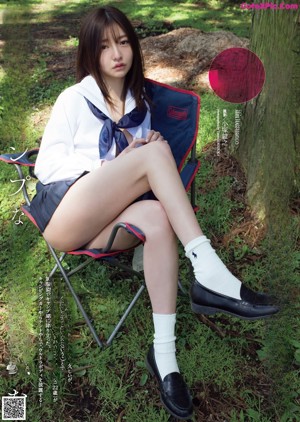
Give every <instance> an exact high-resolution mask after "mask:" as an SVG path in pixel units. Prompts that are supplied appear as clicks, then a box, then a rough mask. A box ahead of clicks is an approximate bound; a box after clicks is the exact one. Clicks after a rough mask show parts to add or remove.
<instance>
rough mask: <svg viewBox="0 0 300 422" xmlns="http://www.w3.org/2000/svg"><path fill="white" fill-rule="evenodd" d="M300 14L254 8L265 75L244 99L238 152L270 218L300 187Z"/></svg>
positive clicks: (257, 204) (255, 204)
mask: <svg viewBox="0 0 300 422" xmlns="http://www.w3.org/2000/svg"><path fill="white" fill-rule="evenodd" d="M274 3H275V2H274ZM280 3H282V2H277V4H278V5H279V4H280ZM298 18H299V10H298V12H297V11H293V10H270V9H268V10H255V11H254V14H253V19H252V35H251V46H250V50H252V51H253V52H254V53H256V54H257V55H258V57H259V58H260V59H261V60H262V62H263V64H264V67H265V72H266V81H265V84H264V87H263V90H262V92H261V93H260V95H259V96H258V97H256V98H255V99H253V100H252V101H249V102H248V103H246V105H245V108H244V116H243V119H242V127H241V137H240V142H239V146H238V148H237V150H236V151H235V155H236V157H237V159H238V160H239V162H240V163H241V165H242V166H243V168H244V170H245V172H246V177H247V186H248V187H247V197H248V202H249V205H250V206H251V208H252V209H253V211H254V212H255V214H256V215H257V216H258V217H259V218H260V219H261V220H264V221H266V222H268V221H269V220H270V219H272V216H273V215H276V216H277V217H278V215H280V214H282V213H285V212H287V207H288V203H289V200H290V198H291V194H292V192H294V191H295V189H298V190H299V172H297V167H298V169H299V162H300V160H299V158H300V156H299V155H300V154H299V150H300V138H299V136H300V135H299V129H300V113H299V105H300V104H299V98H300V92H299V63H300V58H299V45H298V41H299V38H298V35H299V33H298V29H297V22H298ZM297 178H298V180H297Z"/></svg>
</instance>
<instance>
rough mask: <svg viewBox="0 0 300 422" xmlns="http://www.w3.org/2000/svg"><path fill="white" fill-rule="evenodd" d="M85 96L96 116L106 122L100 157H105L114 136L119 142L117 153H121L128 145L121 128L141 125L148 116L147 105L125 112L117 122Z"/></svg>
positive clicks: (102, 133)
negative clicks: (140, 108)
mask: <svg viewBox="0 0 300 422" xmlns="http://www.w3.org/2000/svg"><path fill="white" fill-rule="evenodd" d="M84 98H85V100H86V102H87V105H88V106H89V109H90V110H91V112H92V113H93V114H94V116H96V117H97V118H98V119H100V120H104V124H103V127H102V129H101V132H100V135H99V154H100V158H105V156H106V154H107V153H108V151H109V150H110V148H111V146H112V143H113V138H115V141H116V144H117V154H119V153H120V152H121V151H123V149H125V148H126V147H127V146H128V142H127V139H126V136H125V135H124V133H123V132H122V131H121V130H120V129H127V128H131V127H136V126H139V125H141V124H142V123H143V121H144V119H145V117H146V113H147V107H146V105H145V107H143V109H142V110H138V109H137V107H135V108H134V109H133V110H132V111H131V112H130V113H128V114H125V115H124V116H123V117H122V118H121V119H120V120H119V121H118V123H116V122H114V121H113V120H111V118H110V117H107V116H106V114H104V113H103V112H102V111H101V110H99V109H98V108H97V107H96V106H95V105H94V104H93V103H91V102H90V101H89V100H88V99H87V98H86V97H84Z"/></svg>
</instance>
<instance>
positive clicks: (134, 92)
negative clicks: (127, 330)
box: [31, 7, 278, 419]
mask: <svg viewBox="0 0 300 422" xmlns="http://www.w3.org/2000/svg"><path fill="white" fill-rule="evenodd" d="M77 79H78V83H77V84H76V85H74V86H72V87H70V88H68V89H66V90H65V91H64V92H63V93H62V94H61V95H60V96H59V97H58V99H57V101H56V103H55V105H54V108H53V111H52V115H51V118H50V120H49V122H48V125H47V127H46V130H45V133H44V136H43V140H42V143H41V148H40V152H39V155H38V158H37V162H36V175H37V177H38V178H39V180H40V182H41V183H39V184H38V193H37V195H36V196H35V198H34V200H33V202H32V206H31V212H32V214H33V216H34V217H35V219H36V221H37V223H38V225H39V227H40V229H41V231H42V232H43V235H44V237H45V239H46V240H47V241H48V242H49V243H50V244H51V245H52V246H53V247H55V248H56V249H59V250H61V251H69V250H73V249H77V248H79V247H82V246H83V245H85V247H86V248H102V247H104V246H105V244H106V242H107V239H108V236H109V234H110V232H111V229H112V227H113V226H114V225H115V224H116V223H118V222H121V221H125V222H128V223H131V224H134V225H135V226H137V227H139V228H140V229H141V230H142V231H143V232H144V234H145V236H146V241H145V244H144V274H145V280H146V284H147V288H148V292H149V296H150V300H151V304H152V309H153V320H154V330H155V334H154V344H153V345H152V346H151V348H150V350H149V352H148V355H147V366H148V368H149V370H150V372H151V373H152V374H154V375H155V377H156V379H157V380H158V383H159V388H160V392H161V398H162V401H163V403H164V405H165V406H166V408H167V409H168V411H169V412H170V413H171V414H173V415H175V416H176V417H177V418H181V419H185V418H188V417H190V416H191V414H192V410H193V407H192V401H191V396H190V394H189V391H188V388H187V386H186V384H185V383H184V381H183V378H182V376H181V374H180V372H179V369H178V366H177V362H176V356H175V334H174V333H175V317H176V295H177V280H178V251H177V238H178V239H179V240H180V242H181V243H182V244H183V246H184V248H185V252H186V256H187V257H188V258H189V259H190V260H191V262H192V265H193V268H194V274H195V280H194V281H193V284H192V288H191V301H192V307H193V309H194V310H195V312H199V313H213V312H215V311H216V310H218V311H224V312H227V313H231V314H233V315H235V316H240V317H243V318H249V319H251V318H261V317H266V316H269V315H272V314H274V313H275V312H277V310H278V309H277V308H276V307H275V306H273V305H272V304H270V303H269V298H268V297H267V296H266V295H264V294H259V293H255V292H253V291H251V290H249V289H248V288H247V287H245V286H244V285H243V284H242V283H241V282H240V281H239V280H238V279H237V278H235V277H234V276H233V275H232V274H231V273H230V272H229V271H228V269H227V268H226V267H225V265H224V264H223V263H222V261H221V260H220V259H219V258H218V256H217V254H216V253H215V251H214V249H213V248H212V247H211V245H210V241H209V239H207V238H206V236H205V235H204V234H203V233H202V231H201V228H200V227H199V224H198V222H197V220H196V218H195V215H194V212H193V209H192V207H191V205H190V203H189V200H188V198H187V196H186V192H185V190H184V188H183V185H182V183H181V180H180V177H179V175H178V172H177V168H176V164H175V162H174V159H173V156H172V153H171V150H170V148H169V145H168V142H167V141H166V140H165V139H164V138H163V137H162V136H161V134H160V133H158V132H155V131H153V130H151V127H150V116H151V107H150V106H149V103H148V102H147V98H146V96H145V93H144V76H143V65H142V55H141V50H140V46H139V42H138V39H137V37H136V34H135V32H134V29H133V27H132V26H131V24H130V22H129V20H128V19H127V18H126V17H125V16H124V14H123V13H122V12H120V11H119V10H118V9H115V8H113V7H102V8H98V9H96V10H94V11H93V12H92V13H90V14H89V15H88V16H87V18H86V19H85V21H84V23H83V26H82V29H81V32H80V37H79V48H78V61H77ZM149 190H152V191H153V192H154V194H155V196H156V198H157V200H145V201H135V200H136V199H137V198H139V197H140V196H141V195H142V194H143V193H145V192H148V191H149ZM135 244H136V239H135V238H134V237H133V236H131V235H130V234H128V233H125V232H121V231H119V233H118V235H117V238H116V240H115V243H114V245H113V246H114V248H115V249H123V248H128V247H130V246H134V245H135Z"/></svg>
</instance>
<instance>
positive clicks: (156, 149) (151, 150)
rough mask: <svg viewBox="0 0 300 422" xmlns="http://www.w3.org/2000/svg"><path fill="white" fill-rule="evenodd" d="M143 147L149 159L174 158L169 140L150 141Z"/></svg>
mask: <svg viewBox="0 0 300 422" xmlns="http://www.w3.org/2000/svg"><path fill="white" fill-rule="evenodd" d="M143 149H144V152H145V155H146V157H147V159H149V160H151V161H153V160H155V161H156V160H158V159H166V160H173V154H172V150H171V148H170V146H169V144H168V143H167V142H163V141H157V142H150V144H147V145H145V147H143Z"/></svg>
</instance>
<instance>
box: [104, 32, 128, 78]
mask: <svg viewBox="0 0 300 422" xmlns="http://www.w3.org/2000/svg"><path fill="white" fill-rule="evenodd" d="M132 60H133V52H132V48H131V45H130V44H129V40H128V37H127V35H126V33H125V32H124V30H123V29H122V28H121V27H120V26H118V25H117V24H115V25H113V26H112V27H111V28H108V29H107V30H106V31H105V32H104V37H103V41H102V46H101V55H100V59H99V62H100V70H101V72H102V75H103V79H104V80H105V82H106V83H109V81H113V80H117V79H119V80H122V79H123V80H124V79H125V76H126V75H127V73H128V72H129V70H130V68H131V65H132Z"/></svg>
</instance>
